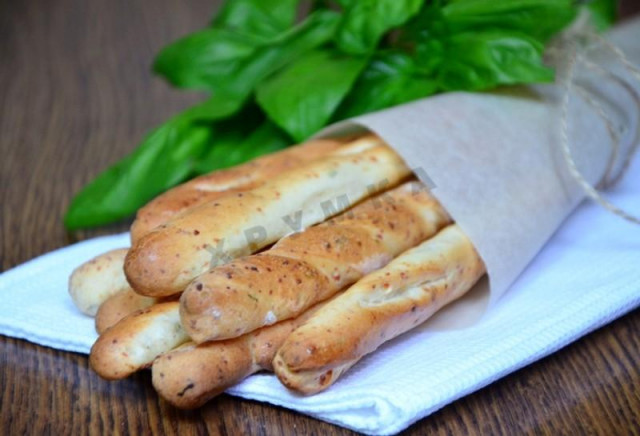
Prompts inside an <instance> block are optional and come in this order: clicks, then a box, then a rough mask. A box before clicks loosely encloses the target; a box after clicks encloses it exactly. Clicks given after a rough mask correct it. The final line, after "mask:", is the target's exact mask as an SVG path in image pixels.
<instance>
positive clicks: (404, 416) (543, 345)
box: [227, 295, 640, 435]
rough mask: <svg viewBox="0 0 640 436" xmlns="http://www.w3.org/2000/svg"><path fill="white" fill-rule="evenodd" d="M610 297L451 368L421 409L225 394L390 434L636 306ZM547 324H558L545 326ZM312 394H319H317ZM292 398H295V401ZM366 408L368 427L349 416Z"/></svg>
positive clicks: (634, 300)
mask: <svg viewBox="0 0 640 436" xmlns="http://www.w3.org/2000/svg"><path fill="white" fill-rule="evenodd" d="M610 297H611V296H610V295H609V296H606V297H603V298H595V299H589V300H587V301H583V304H582V305H579V306H578V307H575V308H574V310H572V311H570V312H566V314H564V315H563V316H559V317H555V318H553V319H550V320H549V322H548V323H545V324H544V325H541V326H539V327H537V328H536V329H532V331H530V332H527V334H523V335H522V336H521V337H522V339H521V340H520V341H517V342H514V343H513V344H510V345H509V346H508V347H507V348H502V349H496V350H495V351H493V352H491V353H490V354H489V355H487V356H486V357H484V358H483V359H482V360H480V361H478V360H474V363H473V365H474V366H475V367H476V368H484V369H485V370H484V371H480V372H479V371H477V370H476V371H474V370H471V369H467V370H465V371H456V377H455V378H456V380H455V381H456V382H455V383H452V382H451V378H448V379H446V380H443V381H442V382H441V383H440V384H438V385H436V386H434V387H433V390H434V391H437V390H438V387H440V386H445V389H444V390H443V393H442V394H441V395H440V397H439V400H438V401H437V402H434V403H432V404H431V405H424V404H423V405H422V406H426V407H424V408H419V410H412V411H409V410H408V409H405V408H403V407H402V405H399V404H395V403H394V402H393V401H389V397H386V396H382V397H376V396H375V395H373V396H372V395H368V396H367V397H366V398H363V399H362V400H360V401H354V398H353V397H351V396H350V397H349V398H348V399H347V400H346V402H341V401H340V399H339V398H335V396H332V395H330V394H329V395H327V401H326V402H317V401H313V402H311V403H309V404H305V401H304V399H305V397H303V396H297V395H296V394H294V393H289V394H288V396H289V398H282V397H280V396H277V394H278V393H277V392H276V393H275V394H274V392H272V391H271V390H268V389H262V386H258V385H251V386H250V387H249V388H247V389H245V388H243V387H242V386H240V387H238V388H232V389H229V390H228V391H227V393H228V394H230V395H234V396H238V397H241V398H246V399H251V400H257V401H263V402H268V403H271V404H275V405H277V406H281V407H285V408H288V409H293V410H296V411H298V412H300V413H304V414H307V415H309V416H312V417H314V418H317V419H320V420H323V421H325V422H329V423H331V424H334V425H339V426H341V427H345V428H349V429H351V430H354V431H358V432H362V433H366V434H371V435H386V434H395V433H397V432H399V431H402V430H404V429H406V428H407V427H409V426H410V425H412V424H414V423H415V422H417V421H418V420H420V419H423V418H425V417H427V416H429V415H431V414H432V413H434V412H436V411H438V410H440V409H441V408H443V407H444V406H446V405H448V404H450V403H452V402H454V401H456V400H458V399H460V398H462V397H464V396H466V395H469V394H471V393H473V392H475V391H478V390H480V389H482V388H483V387H486V386H488V385H489V384H491V383H493V382H494V381H497V380H499V379H501V378H503V377H505V376H506V375H508V374H511V373H513V372H515V371H517V370H519V369H521V368H523V367H525V366H528V365H530V364H531V363H534V362H536V361H537V360H540V359H542V358H544V357H546V356H548V355H550V354H553V353H554V352H556V351H558V350H559V349H561V348H563V347H565V346H567V345H569V344H571V343H572V342H574V341H576V340H577V339H580V338H581V337H583V336H585V335H587V334H588V333H590V332H592V331H594V330H596V329H598V328H600V327H602V326H604V325H606V324H608V323H610V322H611V321H613V320H615V319H617V318H619V317H621V316H623V315H625V314H626V313H629V312H630V311H632V310H633V309H635V308H637V307H639V306H640V296H634V295H627V296H625V298H622V297H621V298H619V299H617V300H615V301H611V298H610ZM607 303H608V304H607ZM589 307H600V309H599V310H597V312H599V313H598V314H596V313H594V316H590V317H588V319H585V320H584V321H583V322H581V323H579V324H577V325H574V324H575V319H576V314H577V313H581V312H582V313H584V312H585V310H586V309H587V308H589ZM598 315H599V316H598ZM583 318H584V317H583ZM549 325H556V326H561V327H556V328H555V329H550V328H549ZM558 333H560V334H558ZM531 338H538V340H537V344H536V346H532V345H531ZM553 338H556V339H553ZM525 343H527V345H526V346H523V345H524V344H525ZM522 348H526V349H525V350H524V351H518V352H516V353H515V354H516V355H518V356H523V357H524V358H522V359H515V360H514V361H511V360H508V359H504V356H506V355H508V354H509V353H513V352H514V350H517V349H522ZM531 349H533V350H534V351H533V352H531V351H529V352H527V350H531ZM496 365H497V366H496ZM460 374H466V377H465V376H463V377H462V378H460ZM263 376H268V377H274V376H272V375H263ZM452 386H456V389H453V388H452ZM461 386H463V388H462V389H458V388H459V387H461ZM320 395H322V394H320ZM315 398H318V397H317V396H316V397H315ZM293 401H296V402H295V403H294V402H293ZM299 401H302V403H299ZM368 411H375V412H382V413H381V414H376V415H369V417H368V418H367V420H368V421H369V422H370V424H369V425H357V424H355V425H354V423H353V414H354V413H362V414H366V413H367V412H368ZM398 412H399V413H398ZM379 416H386V417H389V416H390V417H392V419H391V420H388V422H386V421H384V420H382V419H377V420H371V418H372V417H379Z"/></svg>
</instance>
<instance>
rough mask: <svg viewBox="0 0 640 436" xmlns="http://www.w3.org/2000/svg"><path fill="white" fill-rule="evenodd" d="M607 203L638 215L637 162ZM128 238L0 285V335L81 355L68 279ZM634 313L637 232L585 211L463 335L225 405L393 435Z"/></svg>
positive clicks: (9, 275) (412, 345) (412, 335)
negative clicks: (294, 389)
mask: <svg viewBox="0 0 640 436" xmlns="http://www.w3.org/2000/svg"><path fill="white" fill-rule="evenodd" d="M608 197H609V198H610V199H611V200H612V201H613V202H614V203H616V204H617V205H619V206H621V207H623V208H625V209H627V210H629V211H632V212H633V213H635V214H637V215H638V214H640V159H636V160H635V162H634V165H633V166H632V167H631V169H630V170H629V174H628V175H627V177H626V178H625V179H624V180H623V182H622V183H621V184H620V185H619V186H618V187H617V188H616V189H615V190H613V191H611V192H610V193H608ZM128 241H129V239H128V235H127V234H121V235H115V236H109V237H102V238H96V239H92V240H89V241H85V242H81V243H78V244H75V245H72V246H69V247H65V248H62V249H60V250H56V251H54V252H52V253H49V254H46V255H43V256H40V257H38V258H36V259H34V260H32V261H30V262H27V263H25V264H23V265H20V266H18V267H16V268H14V269H12V270H10V271H7V272H5V273H3V274H2V275H0V298H2V301H3V304H2V305H0V334H3V335H7V336H13V337H17V338H22V339H26V340H28V341H31V342H35V343H37V344H41V345H45V346H49V347H54V348H58V349H61V350H69V351H75V352H80V353H87V352H88V351H89V349H90V347H91V344H92V343H93V341H94V340H95V338H96V334H95V331H94V328H93V319H92V318H89V317H86V316H84V315H81V314H80V313H79V312H78V311H77V310H76V309H75V307H74V306H73V304H72V302H71V300H70V298H69V296H68V294H67V280H68V277H69V274H70V273H71V271H72V270H73V269H74V268H75V267H76V266H78V265H79V264H81V263H82V262H84V261H86V260H88V259H90V258H91V257H93V256H95V255H97V254H100V253H102V252H104V251H106V250H109V249H112V248H118V247H125V246H127V245H128ZM638 305H640V227H638V226H634V225H632V224H630V223H627V222H626V221H623V220H621V219H620V218H618V217H616V216H614V215H611V214H610V213H608V212H606V211H605V210H603V209H601V208H600V207H599V206H597V205H595V204H593V203H590V202H588V203H584V204H582V205H581V206H580V207H579V208H578V210H577V211H576V212H575V213H574V214H573V215H572V216H571V217H570V218H569V219H568V220H567V222H566V223H565V224H564V225H563V226H562V228H561V229H559V230H558V232H557V233H556V235H555V236H554V237H553V238H552V240H551V241H550V242H549V243H548V244H547V245H546V247H545V248H544V250H543V251H542V252H540V254H539V255H538V256H537V257H536V259H534V261H533V262H532V263H531V264H530V265H529V267H528V268H527V269H526V270H525V271H524V273H523V274H522V275H521V277H520V278H519V279H518V281H517V282H516V283H515V284H514V285H513V286H512V288H511V289H510V291H509V292H508V293H507V294H506V296H505V297H503V298H502V300H501V301H499V302H498V304H497V305H496V306H494V307H493V308H492V309H491V310H490V311H489V313H488V314H487V315H486V316H485V317H484V318H483V319H482V320H481V321H480V322H479V323H478V324H476V325H474V326H473V327H470V328H467V329H462V330H455V331H439V332H434V331H432V330H429V329H425V328H418V329H417V330H414V331H412V332H409V333H407V334H405V335H403V336H401V337H400V338H397V339H395V340H393V341H391V342H390V343H388V344H386V345H384V346H383V347H381V348H380V349H379V350H378V351H376V352H375V353H374V354H372V355H370V356H368V357H366V358H364V359H363V360H362V361H361V362H360V363H359V364H358V365H356V366H355V367H354V368H353V369H352V370H351V371H350V372H348V373H347V374H346V375H345V376H344V377H343V378H342V379H341V380H339V381H338V383H337V384H335V385H334V386H332V387H331V388H330V389H329V390H327V391H326V392H323V393H321V394H318V395H316V396H312V397H302V396H299V395H296V394H294V393H291V392H289V391H287V390H286V389H285V388H283V387H282V386H281V385H280V384H279V383H278V381H277V379H276V378H275V377H274V376H272V375H267V374H259V375H255V376H252V377H249V378H248V379H247V380H245V381H244V382H243V383H241V384H240V385H238V386H236V387H234V388H232V389H230V390H229V393H230V394H232V395H237V396H240V397H244V398H250V399H255V400H259V401H266V402H269V403H273V404H277V405H280V406H284V407H287V408H290V409H294V410H297V411H300V412H302V413H305V414H308V415H311V416H314V417H316V418H318V419H321V420H324V421H328V422H331V423H334V424H337V425H340V426H343V427H347V428H350V429H353V430H356V431H360V432H363V433H368V434H392V433H396V432H399V431H401V430H402V429H404V428H406V427H408V426H409V425H410V424H412V423H413V422H415V421H417V420H418V419H421V418H423V417H425V416H427V415H429V414H430V413H433V412H435V411H436V410H438V409H440V408H441V407H443V406H445V405H446V404H448V403H451V402H452V401H454V400H456V399H458V398H460V397H462V396H464V395H466V394H468V393H471V392H473V391H476V390H478V389H480V388H482V387H483V386H486V385H488V384H489V383H491V382H493V381H495V380H497V379H499V378H500V377H503V376H505V375H506V374H509V373H510V372H513V371H515V370H517V369H518V368H521V367H523V366H525V365H527V364H529V363H531V362H534V361H535V360H537V359H540V358H541V357H544V356H546V355H548V354H550V353H552V352H554V351H556V350H558V349H559V348H561V347H563V346H565V345H567V344H569V343H570V342H572V341H574V340H576V339H577V338H579V337H580V336H582V335H584V334H586V333H588V332H590V331H592V330H594V329H596V328H598V327H600V326H602V325H604V324H606V323H608V322H610V321H611V320H613V319H615V318H617V317H619V316H621V315H623V314H625V313H627V312H629V311H631V310H633V309H634V308H636V307H637V306H638Z"/></svg>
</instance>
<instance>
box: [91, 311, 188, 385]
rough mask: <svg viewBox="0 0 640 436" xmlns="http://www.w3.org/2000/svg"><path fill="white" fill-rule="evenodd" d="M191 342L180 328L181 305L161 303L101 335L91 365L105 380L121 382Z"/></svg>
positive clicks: (94, 347)
mask: <svg viewBox="0 0 640 436" xmlns="http://www.w3.org/2000/svg"><path fill="white" fill-rule="evenodd" d="M188 340H189V337H188V336H187V334H186V333H185V332H184V330H183V329H182V326H181V325H180V316H179V313H178V302H177V301H171V302H167V303H159V304H155V305H153V306H151V307H149V308H147V309H143V310H139V311H137V312H134V313H132V314H131V315H129V316H127V317H126V318H124V319H122V320H121V321H120V322H118V323H117V324H115V325H114V326H113V327H111V328H110V329H108V330H107V331H105V332H104V333H103V334H101V335H100V337H99V338H98V340H97V341H96V342H95V344H93V347H91V353H90V355H89V363H90V364H91V367H92V368H93V370H94V371H95V372H97V373H98V375H100V376H101V377H103V378H106V379H109V380H117V379H121V378H124V377H127V376H128V375H130V374H132V373H134V372H136V371H138V370H140V369H143V368H146V367H148V366H149V365H151V363H152V362H153V360H154V359H155V358H156V357H157V356H159V355H160V354H162V353H165V352H167V351H169V350H172V349H174V348H175V347H177V346H178V345H180V344H183V343H185V342H187V341H188Z"/></svg>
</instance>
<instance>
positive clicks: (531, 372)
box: [0, 0, 640, 435]
mask: <svg viewBox="0 0 640 436" xmlns="http://www.w3.org/2000/svg"><path fill="white" fill-rule="evenodd" d="M217 3H218V2H215V1H210V0H191V1H188V2H184V1H178V0H155V1H150V0H147V1H145V0H130V1H125V0H91V1H81V0H57V1H48V0H29V1H0V56H1V58H2V61H1V62H0V156H2V158H1V159H0V201H1V202H2V212H1V217H2V218H1V223H0V238H1V239H0V264H1V265H2V269H3V270H6V269H8V268H10V267H12V266H15V265H17V264H19V263H22V262H24V261H27V260H29V259H31V258H33V257H35V256H37V255H39V254H42V253H45V252H47V251H50V250H53V249H55V248H59V247H61V246H64V245H66V244H68V243H70V242H72V241H74V240H78V239H84V238H87V237H91V236H95V235H98V234H106V233H113V232H115V231H120V230H124V229H125V228H126V227H127V224H128V223H121V224H119V225H114V226H110V227H107V228H102V229H100V230H95V231H86V232H78V233H75V234H67V233H66V232H65V230H64V228H63V226H62V221H61V216H62V214H63V212H64V210H65V208H66V206H67V204H68V202H69V200H70V198H71V196H72V195H73V193H75V192H76V191H77V190H78V189H80V188H81V187H82V186H83V185H84V184H85V183H86V182H87V181H89V180H91V179H92V178H93V177H94V176H95V175H96V174H97V173H98V172H99V171H100V170H102V169H104V168H105V167H106V166H107V165H108V164H110V163H113V162H115V161H117V160H118V159H119V158H121V157H122V156H123V155H124V154H126V153H128V152H129V151H131V150H132V149H133V148H134V147H135V145H136V143H137V142H138V141H139V139H140V138H141V137H142V135H143V134H144V133H145V132H147V131H148V130H149V129H150V128H152V127H153V126H155V125H157V124H158V123H160V122H162V121H163V120H165V119H166V118H167V117H169V116H170V115H171V114H173V113H175V112H177V111H178V110H180V109H181V108H184V107H186V106H188V105H189V104H191V103H193V102H195V101H197V100H199V99H200V98H201V97H200V96H199V95H197V94H195V93H185V92H178V91H172V90H171V89H170V88H169V87H168V86H166V85H165V84H164V83H163V82H162V81H160V80H159V79H157V78H153V76H152V75H151V74H150V68H149V65H150V64H151V60H152V59H153V55H154V53H155V52H156V51H157V50H158V49H159V48H160V47H162V46H163V45H164V44H166V43H168V42H169V41H172V40H173V39H175V38H177V37H179V36H181V35H183V34H186V33H188V32H189V31H192V30H194V29H197V28H199V27H202V26H204V25H205V24H206V23H207V21H208V20H209V17H210V16H211V13H212V11H213V10H214V9H215V5H216V4H217ZM623 7H624V8H625V10H627V11H629V12H630V11H637V10H638V9H640V5H639V4H637V2H633V1H631V0H630V1H627V2H625V4H623ZM638 350H640V312H638V311H636V312H635V313H632V314H629V315H627V316H625V317H623V318H621V319H619V320H617V321H615V322H614V323H612V324H611V325H609V326H607V327H604V328H602V329H600V330H599V331H597V332H595V333H592V334H590V335H588V336H587V337H585V338H583V339H581V340H579V341H577V342H576V343H574V344H573V345H571V346H569V347H567V348H565V349H564V350H561V351H560V352H558V353H555V354H553V355H552V356H549V357H547V358H545V359H543V360H542V361H540V362H538V363H535V364H533V365H530V366H529V367H527V368H524V369H522V370H520V371H518V372H516V373H514V374H512V375H510V376H508V377H506V378H504V379H502V380H500V381H498V382H496V383H494V384H492V385H491V386H489V387H487V388H484V389H482V390H481V391H479V392H477V393H475V394H472V395H470V396H467V397H465V398H463V399H461V400H459V401H457V402H455V403H453V404H451V405H449V406H447V407H445V408H444V409H442V410H441V411H439V412H437V413H435V414H433V415H431V416H430V417H428V418H426V419H423V420H421V421H419V422H418V423H416V424H414V425H413V426H412V427H410V428H409V429H408V430H407V431H406V433H407V434H411V435H422V434H431V433H432V434H456V435H458V434H501V433H507V434H603V435H609V434H639V433H640V375H639V371H638V368H639V367H640V355H639V353H638ZM150 431H151V432H153V433H157V434H170V435H171V434H185V435H189V434H206V433H210V434H223V435H237V434H255V435H263V434H269V435H272V434H273V435H299V434H311V435H314V434H317V435H346V434H350V433H351V432H349V431H347V430H344V429H342V428H339V427H335V426H332V425H329V424H326V423H323V422H320V421H316V420H314V419H311V418H308V417H306V416H304V415H301V414H298V413H294V412H291V411H288V410H285V409H281V408H278V407H274V406H270V405H267V404H261V403H257V402H253V401H245V400H240V399H237V398H232V397H229V396H221V397H219V398H217V399H215V400H214V401H212V402H210V403H209V404H207V405H206V406H205V407H203V408H201V409H199V410H195V411H190V412H184V411H179V410H176V409H174V408H172V407H170V406H169V405H167V404H166V403H163V402H161V401H160V400H159V399H158V398H157V396H156V395H155V393H154V391H153V388H152V387H151V383H150V377H149V374H148V373H143V374H139V375H137V376H135V377H132V378H131V379H128V380H124V381H121V382H106V381H103V380H101V379H100V378H98V377H97V376H96V375H95V374H94V373H93V372H91V370H90V369H89V367H88V360H87V358H86V356H84V355H78V354H73V353H65V352H60V351H56V350H51V349H48V348H43V347H39V346H36V345H32V344H30V343H27V342H24V341H20V340H15V339H11V338H4V337H0V433H1V434H8V435H10V434H38V435H40V434H56V435H58V434H73V435H76V434H105V433H113V434H145V433H149V432H150Z"/></svg>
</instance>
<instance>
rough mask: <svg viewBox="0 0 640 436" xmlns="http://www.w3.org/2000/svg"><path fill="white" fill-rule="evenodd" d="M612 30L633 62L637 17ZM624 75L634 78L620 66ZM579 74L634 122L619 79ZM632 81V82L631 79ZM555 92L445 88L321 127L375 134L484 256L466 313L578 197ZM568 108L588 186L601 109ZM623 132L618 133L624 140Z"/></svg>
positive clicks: (618, 114) (595, 172) (602, 134)
mask: <svg viewBox="0 0 640 436" xmlns="http://www.w3.org/2000/svg"><path fill="white" fill-rule="evenodd" d="M612 39H613V40H614V42H615V43H616V44H618V45H619V46H621V47H622V48H623V49H624V50H625V52H627V56H628V57H629V59H630V60H631V61H632V62H633V63H635V64H640V51H639V50H638V47H636V44H635V43H634V42H637V41H640V20H636V21H634V22H632V23H629V24H627V25H626V26H621V27H620V28H618V29H616V31H615V32H613V34H612ZM590 57H591V58H592V59H594V61H596V62H598V63H599V64H600V65H603V64H611V65H613V64H612V62H611V56H610V52H609V51H608V50H605V49H603V48H600V49H597V50H595V51H594V52H593V53H591V56H590ZM608 66H609V65H608ZM617 69H618V70H619V71H620V70H621V69H620V68H619V67H617ZM558 75H559V76H560V73H559V74H558ZM559 78H560V77H559ZM627 80H628V81H629V82H632V81H633V79H631V78H630V77H628V76H627ZM579 82H580V83H581V84H582V85H583V86H584V87H585V88H587V89H588V90H589V91H590V93H591V95H593V96H596V97H597V101H598V103H599V104H600V105H601V106H602V107H603V108H606V109H607V113H608V114H609V116H610V117H611V119H612V120H613V121H614V123H615V124H616V127H618V126H630V127H632V128H631V129H630V130H631V131H633V132H635V127H636V125H637V121H638V116H637V114H638V108H637V107H635V106H634V102H633V100H632V99H631V98H630V96H629V90H628V89H624V88H623V87H620V86H618V85H616V84H615V83H612V82H611V81H608V80H605V79H603V78H602V77H601V76H600V75H595V74H590V75H589V74H581V75H580V80H579ZM634 86H635V87H636V89H637V87H638V83H637V82H636V83H634ZM562 96H563V90H562V87H561V86H559V85H541V86H530V87H517V88H510V89H506V90H502V91H500V92H495V93H448V94H443V95H439V96H434V97H429V98H426V99H423V100H419V101H416V102H413V103H410V104H405V105H402V106H397V107H395V108H391V109H388V110H384V111H380V112H377V113H372V114H368V115H365V116H361V117H358V118H355V119H352V120H349V121H347V122H343V123H339V124H337V125H334V126H331V127H330V128H328V129H326V130H325V131H323V132H321V136H331V135H332V134H335V133H338V132H344V131H348V130H353V129H354V128H357V127H364V128H365V129H367V130H370V131H372V132H374V133H376V134H378V135H379V136H380V137H381V138H383V139H384V140H385V141H386V142H387V143H388V144H389V145H390V146H391V147H393V148H394V149H395V150H396V151H397V152H398V154H399V155H400V156H402V158H403V159H404V160H405V162H407V163H408V165H409V166H410V167H411V168H412V169H414V172H415V173H416V175H417V176H418V177H419V178H420V179H421V180H422V181H423V182H424V183H425V184H426V185H427V186H429V187H431V189H432V194H433V195H434V196H435V197H436V198H438V200H439V201H440V202H441V203H442V204H443V206H444V207H445V208H446V209H447V210H448V211H449V213H450V214H451V216H452V218H453V219H454V220H455V221H456V222H457V223H458V225H459V226H460V227H461V228H462V229H463V230H464V231H465V232H466V233H467V235H468V236H469V237H470V239H471V240H472V242H473V243H474V245H475V247H476V248H477V250H478V252H479V254H480V256H481V257H482V259H483V260H484V262H485V264H486V266H487V272H488V277H489V286H486V282H480V284H479V285H478V286H477V288H478V289H475V290H474V291H473V292H472V293H471V295H472V297H471V298H470V299H467V301H466V302H463V303H462V305H465V306H466V309H465V310H467V312H466V313H465V315H464V317H463V318H464V319H465V320H466V321H470V320H473V318H474V317H473V314H474V313H475V314H478V313H482V312H483V311H484V309H485V308H486V307H487V304H489V305H491V304H493V303H494V302H495V301H496V300H497V299H498V298H499V297H500V296H501V295H503V294H504V292H505V291H507V289H508V288H509V286H510V285H511V284H512V283H513V281H514V280H515V279H516V278H517V276H518V275H519V274H520V273H521V272H522V271H523V270H524V269H525V267H526V266H527V264H528V263H529V262H530V261H531V260H532V259H533V257H534V256H535V255H536V253H538V251H539V250H540V249H541V248H542V247H543V245H544V244H545V242H546V241H547V240H548V239H549V237H550V236H551V235H552V234H553V232H554V231H555V230H556V229H557V228H558V227H559V226H560V224H561V223H562V222H563V220H564V219H565V218H566V217H567V216H568V214H569V213H570V212H571V211H572V210H573V209H574V208H575V207H576V206H577V205H578V203H579V202H580V201H581V200H582V199H583V198H584V197H585V192H584V190H583V189H582V188H581V187H580V186H579V185H578V183H577V182H576V180H575V178H574V177H573V176H572V175H571V174H570V173H569V170H568V166H567V163H566V161H565V158H564V157H563V154H562V151H561V144H560V140H561V135H560V128H561V102H562ZM568 109H569V110H568V113H569V117H568V119H569V123H568V124H569V126H570V127H569V129H568V132H569V137H570V139H571V140H570V144H571V150H572V153H573V156H574V160H575V161H576V164H577V167H578V169H579V170H580V172H581V173H582V175H583V176H584V177H585V179H586V180H587V181H588V182H589V183H590V184H591V185H593V186H595V185H597V184H598V183H599V182H600V180H601V179H602V177H603V175H604V174H605V171H606V169H607V164H608V162H609V159H610V158H611V155H612V139H611V135H610V133H609V131H608V130H607V125H606V122H605V121H604V119H603V117H602V116H601V115H600V114H598V112H597V110H594V107H593V106H592V105H589V104H588V103H587V102H586V101H585V100H584V99H582V98H580V96H578V95H577V94H576V93H572V95H571V100H570V104H569V106H568ZM630 115H631V116H630ZM629 136H630V135H627V137H626V138H624V139H625V140H626V142H627V144H628V143H629V141H630V138H629ZM631 136H632V135H631ZM631 139H632V138H631ZM596 230H597V229H594V231H596ZM571 273H572V272H571V271H567V274H571ZM469 304H470V305H469ZM448 318H449V319H447V320H445V323H446V324H449V325H451V323H453V324H457V325H459V324H460V318H461V315H460V312H458V311H451V312H450V314H449V316H448ZM463 324H464V321H463Z"/></svg>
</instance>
